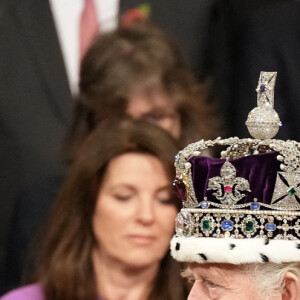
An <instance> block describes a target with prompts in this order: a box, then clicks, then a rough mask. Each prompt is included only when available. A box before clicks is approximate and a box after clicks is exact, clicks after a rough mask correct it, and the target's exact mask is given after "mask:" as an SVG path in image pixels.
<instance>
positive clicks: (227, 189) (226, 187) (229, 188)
mask: <svg viewBox="0 0 300 300" xmlns="http://www.w3.org/2000/svg"><path fill="white" fill-rule="evenodd" d="M224 190H225V192H227V193H230V192H231V191H232V188H231V186H230V185H226V186H225V187H224Z"/></svg>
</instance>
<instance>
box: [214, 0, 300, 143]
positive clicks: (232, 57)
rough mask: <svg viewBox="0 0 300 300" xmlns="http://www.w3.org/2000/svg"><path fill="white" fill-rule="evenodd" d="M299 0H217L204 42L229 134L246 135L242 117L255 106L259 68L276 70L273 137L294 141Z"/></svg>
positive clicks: (297, 132)
mask: <svg viewBox="0 0 300 300" xmlns="http://www.w3.org/2000/svg"><path fill="white" fill-rule="evenodd" d="M299 13H300V3H299V1H293V0H273V1H268V0H244V1H240V0H226V1H225V0H217V5H216V7H214V14H213V16H214V19H213V20H212V24H213V25H212V26H210V28H211V29H213V31H212V32H211V34H210V36H211V37H212V40H211V43H210V49H211V51H210V62H212V65H211V66H210V71H211V74H212V76H213V78H214V89H213V91H214V96H215V98H216V99H217V101H218V103H219V105H220V108H221V109H220V111H222V112H224V114H225V116H226V121H227V125H228V127H229V134H230V135H233V136H240V137H249V136H250V135H249V133H248V131H247V128H246V126H245V125H244V124H245V121H246V119H247V115H248V113H249V112H250V111H251V110H252V109H253V108H254V107H255V106H256V103H257V100H256V99H257V94H256V91H255V89H256V87H257V83H258V79H259V74H260V71H277V72H278V75H277V80H276V86H275V99H274V102H275V110H276V111H277V112H278V113H279V116H280V119H281V121H282V123H283V126H282V128H280V130H279V133H278V135H277V136H276V138H281V139H287V138H289V139H297V140H300V127H299V125H298V123H297V121H298V115H299V113H300V104H299V97H300V85H299V82H298V81H299V78H300V60H299V49H300V18H299Z"/></svg>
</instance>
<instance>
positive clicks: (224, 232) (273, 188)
mask: <svg viewBox="0 0 300 300" xmlns="http://www.w3.org/2000/svg"><path fill="white" fill-rule="evenodd" d="M276 76H277V73H276V72H261V73H260V78H259V82H258V87H257V89H256V91H257V107H256V108H254V109H253V110H252V111H251V112H250V113H249V115H248V118H247V121H246V125H247V127H248V131H249V133H250V134H251V136H252V137H253V138H245V139H239V138H238V137H231V138H227V139H221V138H217V139H215V140H207V141H204V140H200V141H198V142H196V143H193V144H190V145H188V146H187V147H186V148H184V149H183V150H182V151H180V152H179V153H178V154H177V155H176V156H175V167H176V178H175V180H174V183H173V186H174V189H175V191H176V192H177V195H178V196H179V197H180V199H181V200H182V202H183V209H182V210H181V211H180V212H179V214H178V215H177V217H176V221H175V223H176V234H175V235H174V237H173V238H172V241H171V253H172V255H173V257H174V258H175V259H177V260H179V261H187V262H198V263H203V262H222V263H234V264H239V263H250V262H268V261H272V262H276V263H281V262H289V261H299V258H300V240H299V238H300V218H299V216H300V144H299V143H298V142H296V141H292V140H287V141H282V140H277V139H272V138H273V137H274V136H275V135H276V134H277V132H278V130H279V128H280V126H281V122H280V119H279V116H278V114H277V113H276V111H275V110H274V87H275V81H276ZM212 147H223V148H224V150H223V151H221V153H220V158H210V157H206V156H203V155H201V154H202V153H203V151H204V150H206V149H209V148H212Z"/></svg>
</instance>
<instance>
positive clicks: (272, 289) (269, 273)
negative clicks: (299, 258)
mask: <svg viewBox="0 0 300 300" xmlns="http://www.w3.org/2000/svg"><path fill="white" fill-rule="evenodd" d="M243 270H244V271H245V272H246V274H248V275H249V276H250V277H251V278H252V280H253V283H254V284H255V288H256V291H257V294H258V295H259V297H261V298H259V299H262V300H271V299H273V298H274V297H275V296H278V295H282V294H283V292H284V289H285V280H284V275H285V274H286V273H287V272H290V273H292V274H294V275H295V276H296V277H297V278H299V279H300V262H292V263H282V264H275V263H257V264H256V263H253V264H245V265H243Z"/></svg>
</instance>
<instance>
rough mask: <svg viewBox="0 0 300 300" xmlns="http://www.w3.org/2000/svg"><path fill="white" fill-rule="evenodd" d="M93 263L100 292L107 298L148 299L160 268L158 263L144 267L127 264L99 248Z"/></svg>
mask: <svg viewBox="0 0 300 300" xmlns="http://www.w3.org/2000/svg"><path fill="white" fill-rule="evenodd" d="M93 264H94V269H95V276H96V284H97V290H98V294H99V295H100V296H101V297H102V298H103V299H105V300H129V299H130V300H141V299H148V297H149V295H150V293H151V290H152V288H153V282H154V279H155V277H156V275H157V273H158V269H159V264H158V263H155V264H152V265H148V266H143V267H133V266H128V265H125V264H123V263H121V262H120V261H117V260H114V259H112V258H111V257H108V256H106V255H104V254H103V253H102V252H101V251H100V250H99V249H95V250H94V251H93Z"/></svg>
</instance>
